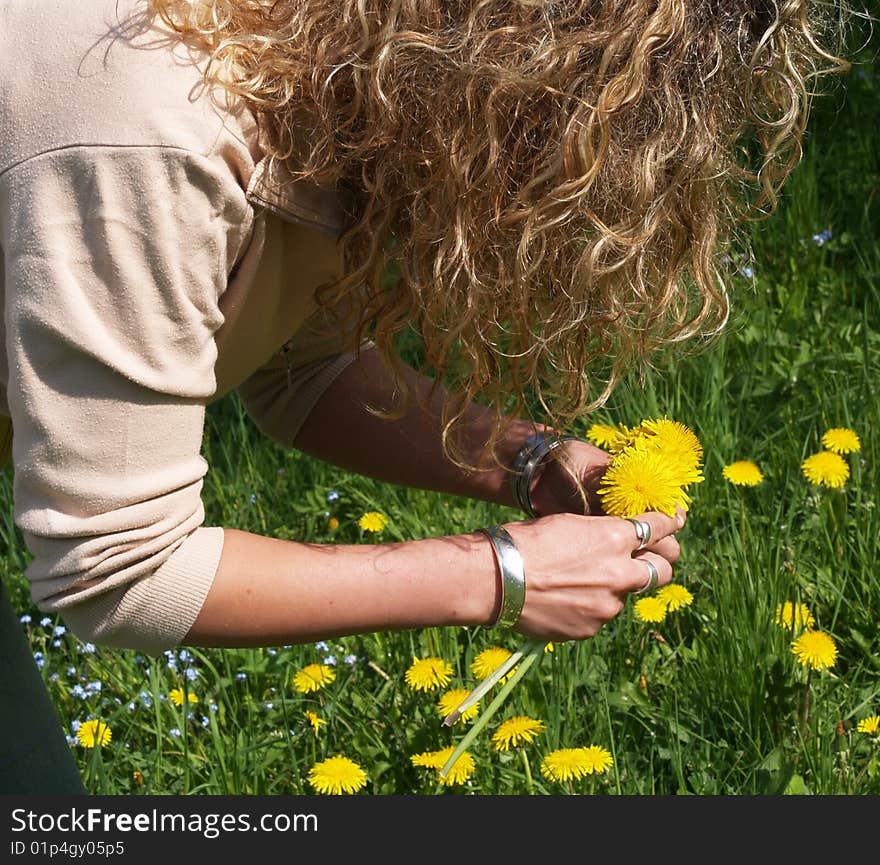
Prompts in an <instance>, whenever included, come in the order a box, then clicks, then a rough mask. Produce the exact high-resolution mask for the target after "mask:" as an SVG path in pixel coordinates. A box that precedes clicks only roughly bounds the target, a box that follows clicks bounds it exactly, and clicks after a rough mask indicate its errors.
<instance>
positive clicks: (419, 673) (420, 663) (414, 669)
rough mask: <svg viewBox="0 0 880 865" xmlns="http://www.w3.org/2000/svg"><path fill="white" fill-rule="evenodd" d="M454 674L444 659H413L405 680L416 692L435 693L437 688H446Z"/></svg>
mask: <svg viewBox="0 0 880 865" xmlns="http://www.w3.org/2000/svg"><path fill="white" fill-rule="evenodd" d="M452 673H453V669H452V665H451V664H449V663H447V662H446V661H444V660H443V659H442V658H433V657H432V658H413V662H412V664H411V665H410V668H409V669H408V670H407V671H406V675H405V678H406V683H407V685H409V686H410V688H412V689H413V690H414V691H433V690H434V689H435V688H445V687H446V685H448V684H449V680H450V679H451V678H452Z"/></svg>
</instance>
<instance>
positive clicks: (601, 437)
mask: <svg viewBox="0 0 880 865" xmlns="http://www.w3.org/2000/svg"><path fill="white" fill-rule="evenodd" d="M587 439H588V440H589V441H591V442H592V443H593V444H594V445H596V447H599V448H604V449H605V450H613V449H614V448H615V446H619V445H622V444H623V443H624V442H625V441H626V436H625V435H624V434H623V433H621V431H620V430H619V429H618V428H617V427H616V426H612V425H611V424H607V423H594V424H593V425H592V426H591V427H590V428H589V429H588V430H587Z"/></svg>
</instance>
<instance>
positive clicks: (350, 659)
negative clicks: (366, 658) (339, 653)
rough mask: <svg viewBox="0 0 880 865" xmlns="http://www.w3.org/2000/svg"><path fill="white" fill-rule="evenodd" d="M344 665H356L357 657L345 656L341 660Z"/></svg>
mask: <svg viewBox="0 0 880 865" xmlns="http://www.w3.org/2000/svg"><path fill="white" fill-rule="evenodd" d="M342 660H343V661H345V663H346V664H356V663H357V655H346V656H345V657H344V658H343V659H342Z"/></svg>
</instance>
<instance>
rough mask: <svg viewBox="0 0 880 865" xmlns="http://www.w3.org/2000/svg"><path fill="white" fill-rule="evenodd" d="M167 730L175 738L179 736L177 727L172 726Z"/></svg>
mask: <svg viewBox="0 0 880 865" xmlns="http://www.w3.org/2000/svg"><path fill="white" fill-rule="evenodd" d="M168 732H169V733H171V735H172V736H174V738H175V739H179V738H180V730H179V729H178V728H177V727H172V728H171V729H170V730H169V731H168Z"/></svg>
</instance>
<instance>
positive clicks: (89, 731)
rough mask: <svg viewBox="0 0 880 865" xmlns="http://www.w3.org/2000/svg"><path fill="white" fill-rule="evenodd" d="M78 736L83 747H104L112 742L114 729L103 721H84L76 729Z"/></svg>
mask: <svg viewBox="0 0 880 865" xmlns="http://www.w3.org/2000/svg"><path fill="white" fill-rule="evenodd" d="M76 738H77V740H78V741H79V743H80V745H82V746H83V748H94V747H95V746H98V747H101V748H103V747H104V745H109V744H110V740H111V739H112V738H113V731H112V730H111V729H110V727H109V726H108V725H107V724H105V723H104V722H103V721H94V720H93V721H83V722H82V724H80V725H79V729H78V730H77V731H76Z"/></svg>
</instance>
